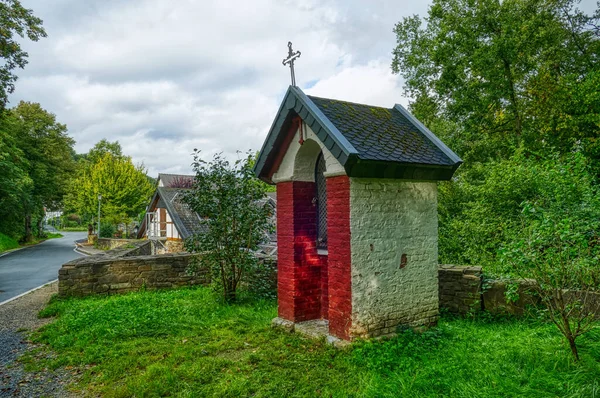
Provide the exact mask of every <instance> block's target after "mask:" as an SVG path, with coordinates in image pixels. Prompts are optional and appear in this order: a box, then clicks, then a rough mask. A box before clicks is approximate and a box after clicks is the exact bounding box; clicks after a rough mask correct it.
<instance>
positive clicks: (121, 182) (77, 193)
mask: <svg viewBox="0 0 600 398" xmlns="http://www.w3.org/2000/svg"><path fill="white" fill-rule="evenodd" d="M94 156H95V155H94ZM94 156H92V157H91V158H92V159H94ZM73 186H74V189H73V191H72V193H71V195H70V196H69V199H68V205H69V207H70V208H72V209H74V210H76V211H77V213H78V214H80V215H82V216H87V217H90V216H93V215H96V214H97V213H98V195H102V199H101V219H103V220H106V221H108V222H109V223H112V224H118V223H121V222H125V223H128V222H130V220H131V218H133V217H137V216H138V215H139V214H140V213H141V212H143V211H144V209H145V207H146V205H147V204H148V201H149V200H150V196H151V195H152V193H153V191H154V186H153V185H152V184H151V183H150V181H149V180H148V178H147V177H146V169H145V168H144V166H143V165H138V166H135V165H134V164H133V162H132V161H131V158H130V157H126V156H122V155H117V154H115V153H113V152H111V151H106V152H104V154H103V155H102V156H101V157H100V158H98V159H97V161H96V162H95V163H91V162H87V161H84V163H83V164H80V168H79V174H78V176H77V178H76V179H75V181H74V183H73Z"/></svg>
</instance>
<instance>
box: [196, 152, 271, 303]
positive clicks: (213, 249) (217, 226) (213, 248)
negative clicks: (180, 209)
mask: <svg viewBox="0 0 600 398" xmlns="http://www.w3.org/2000/svg"><path fill="white" fill-rule="evenodd" d="M194 152H195V154H194V162H193V168H194V171H195V173H196V179H195V182H194V186H193V188H192V189H191V190H190V192H189V193H188V194H187V195H186V197H185V199H186V202H187V203H188V204H189V206H190V207H191V208H192V209H193V210H194V211H195V212H196V213H197V214H199V215H200V216H201V217H202V219H203V222H204V224H205V225H206V232H203V233H199V234H195V235H194V236H192V237H191V238H190V239H188V240H187V241H186V242H185V247H186V250H188V251H190V252H192V253H201V256H200V257H199V262H200V264H202V265H204V266H207V267H208V268H209V269H210V270H211V272H212V275H213V280H215V281H218V284H219V286H220V288H221V289H222V292H223V297H224V299H225V300H226V301H227V302H233V301H235V300H236V297H237V296H236V292H237V289H238V287H239V286H240V282H241V281H242V280H243V278H244V277H245V276H246V274H248V273H249V272H250V271H252V270H253V269H255V268H256V267H257V266H258V260H257V258H256V256H255V255H254V253H253V250H256V249H257V248H258V245H259V244H260V243H263V242H264V241H265V239H266V233H265V232H266V231H268V230H269V228H270V209H269V208H268V206H266V205H264V204H261V201H262V200H263V199H264V197H265V194H266V193H265V189H264V184H263V183H262V182H261V181H259V180H258V179H257V178H256V177H255V176H254V172H253V170H252V160H253V155H252V154H250V153H249V154H248V155H247V157H245V158H243V159H239V160H237V161H236V162H235V163H234V164H233V165H231V164H230V163H229V162H228V161H227V160H225V159H224V158H223V157H222V155H221V154H217V155H215V156H214V157H213V160H212V162H206V161H204V160H202V159H201V158H200V152H199V151H197V150H194Z"/></svg>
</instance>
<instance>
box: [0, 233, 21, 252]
mask: <svg viewBox="0 0 600 398" xmlns="http://www.w3.org/2000/svg"><path fill="white" fill-rule="evenodd" d="M18 247H19V242H17V241H16V240H15V239H13V238H11V237H10V236H7V235H4V234H3V233H0V253H2V252H5V251H7V250H11V249H16V248H18Z"/></svg>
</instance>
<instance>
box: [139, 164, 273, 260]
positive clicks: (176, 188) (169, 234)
mask: <svg viewBox="0 0 600 398" xmlns="http://www.w3.org/2000/svg"><path fill="white" fill-rule="evenodd" d="M193 183H194V176H192V175H180V174H162V173H161V174H159V175H158V181H157V187H156V192H155V193H154V195H153V196H152V199H151V200H150V204H149V205H148V207H147V208H146V214H145V216H144V219H143V221H142V225H140V228H139V230H138V235H137V237H138V239H143V238H146V239H156V240H160V241H162V242H163V245H164V246H165V249H166V251H168V252H178V251H183V241H184V240H185V239H187V238H189V237H191V236H192V235H194V234H197V233H202V232H205V231H206V225H205V224H204V223H203V222H202V218H201V217H200V216H199V215H198V213H196V212H195V211H194V210H192V209H191V208H190V207H189V205H188V204H187V203H186V202H185V201H184V200H183V198H184V196H185V194H186V192H188V191H189V190H190V189H191V188H192V186H193ZM264 203H265V204H267V203H268V204H270V205H271V206H272V207H273V217H275V207H276V201H275V195H274V193H271V194H270V195H269V196H267V197H265V199H264ZM269 238H270V240H271V242H269V243H268V244H265V245H264V246H262V247H261V249H262V251H263V252H264V253H265V254H269V255H271V254H274V253H275V252H276V249H277V238H276V234H271V235H270V236H269Z"/></svg>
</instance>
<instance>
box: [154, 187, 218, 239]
mask: <svg viewBox="0 0 600 398" xmlns="http://www.w3.org/2000/svg"><path fill="white" fill-rule="evenodd" d="M188 191H189V190H188V189H184V188H166V187H158V188H157V192H158V194H159V195H160V198H161V203H162V204H164V207H165V208H166V209H167V211H168V212H169V214H170V215H171V219H173V223H174V224H175V227H176V228H177V231H179V234H180V235H181V238H182V239H187V238H189V237H190V236H192V235H194V234H197V233H202V232H205V231H206V225H205V224H204V223H203V222H202V220H201V219H200V216H198V214H197V213H196V212H195V211H194V210H192V209H191V208H190V206H189V205H188V204H187V203H185V201H184V200H183V197H184V195H185V193H186V192H188Z"/></svg>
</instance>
